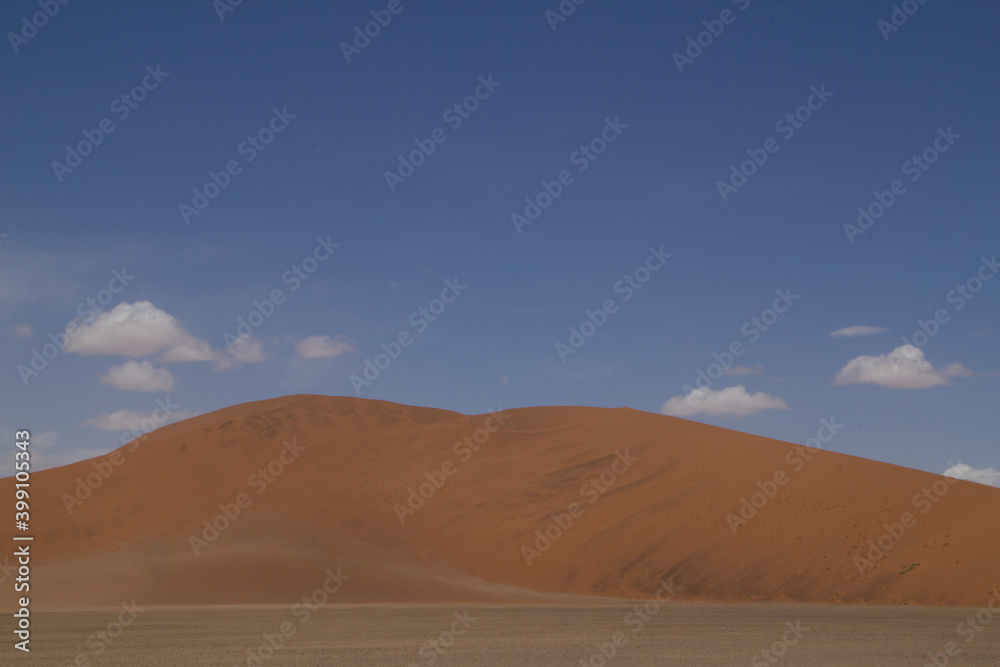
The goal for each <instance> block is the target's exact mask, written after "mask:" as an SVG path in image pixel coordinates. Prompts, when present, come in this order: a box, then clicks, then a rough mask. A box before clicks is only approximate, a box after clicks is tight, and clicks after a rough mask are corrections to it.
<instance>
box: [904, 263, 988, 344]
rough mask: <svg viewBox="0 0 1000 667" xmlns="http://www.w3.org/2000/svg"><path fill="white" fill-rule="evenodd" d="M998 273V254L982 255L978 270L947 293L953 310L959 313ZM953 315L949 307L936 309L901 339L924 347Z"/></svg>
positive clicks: (948, 301)
mask: <svg viewBox="0 0 1000 667" xmlns="http://www.w3.org/2000/svg"><path fill="white" fill-rule="evenodd" d="M997 273H1000V263H998V262H997V256H996V255H995V254H994V255H993V257H990V258H987V257H986V256H983V257H981V258H980V262H979V267H978V268H977V270H976V271H975V272H974V273H973V274H972V275H971V276H969V277H968V278H967V279H965V280H964V281H962V282H960V283H957V284H956V285H955V287H954V288H953V289H951V290H949V291H948V293H947V294H946V295H945V301H946V302H947V303H949V304H952V310H953V311H954V312H956V313H957V312H958V311H960V310H962V309H963V308H965V306H966V304H968V302H970V301H972V300H973V299H974V298H976V295H977V294H979V292H980V291H982V289H983V287H985V286H986V283H988V282H989V281H991V280H993V278H994V276H996V275H997ZM951 317H952V314H951V313H949V312H948V310H947V309H945V308H938V309H937V310H935V311H934V314H933V316H931V317H928V318H927V320H926V321H925V320H922V319H918V320H917V329H915V330H914V332H913V333H912V334H911V335H910V336H909V337H907V336H902V337H900V340H901V341H902V342H903V344H904V345H913V346H914V347H918V348H922V347H923V346H924V345H927V343H929V342H930V340H931V339H932V338H934V336H936V335H938V332H940V331H941V328H942V327H943V326H944V325H946V324H948V323H949V322H951ZM894 359H895V358H894Z"/></svg>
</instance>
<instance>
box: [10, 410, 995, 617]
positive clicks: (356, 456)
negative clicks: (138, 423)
mask: <svg viewBox="0 0 1000 667" xmlns="http://www.w3.org/2000/svg"><path fill="white" fill-rule="evenodd" d="M491 431H492V432H491ZM116 464H117V465H116ZM102 472H103V475H102ZM88 476H89V478H90V480H89V481H90V482H92V484H91V486H96V487H97V488H93V489H91V488H90V487H89V486H87V481H88ZM105 476H106V477H105ZM98 482H99V486H98ZM758 483H759V484H758ZM12 487H13V480H12V479H10V478H7V479H4V480H0V494H3V495H4V496H5V497H8V498H12V497H13V488H12ZM411 490H412V492H411ZM87 491H89V496H88V494H87V493H86V492H87ZM421 493H423V495H424V496H427V497H422V496H421ZM754 494H757V495H754ZM84 496H88V497H84ZM743 499H746V500H747V503H756V504H757V505H758V506H759V507H750V505H748V504H746V503H743V502H742V500H743ZM220 506H221V507H220ZM741 507H742V512H743V516H742V517H741V516H740V512H741ZM237 510H238V512H239V513H238V516H237ZM226 513H228V514H229V515H230V517H235V518H230V517H226ZM553 515H554V516H553ZM908 515H911V516H912V520H911V519H910V518H908ZM998 516H1000V489H993V488H990V487H985V486H981V485H976V484H971V483H967V482H957V481H955V480H951V481H944V478H941V477H939V476H935V475H931V474H928V473H923V472H919V471H915V470H910V469H906V468H900V467H897V466H893V465H888V464H884V463H878V462H873V461H869V460H865V459H860V458H856V457H851V456H846V455H842V454H836V453H831V452H824V451H818V450H813V451H808V450H804V449H802V448H801V447H798V446H796V445H792V444H789V443H785V442H780V441H776V440H769V439H766V438H760V437H755V436H750V435H745V434H741V433H738V432H734V431H729V430H725V429H720V428H716V427H711V426H706V425H703V424H699V423H695V422H690V421H686V420H682V419H676V418H672V417H665V416H660V415H654V414H649V413H643V412H638V411H634V410H628V409H616V410H612V409H597V408H574V407H543V408H523V409H516V410H509V411H505V412H504V413H502V415H500V416H497V415H493V416H491V415H478V416H467V415H461V414H458V413H454V412H448V411H443V410H435V409H427V408H414V407H408V406H401V405H396V404H392V403H386V402H381V401H372V400H362V399H355V398H340V397H322V396H290V397H286V398H280V399H273V400H268V401H260V402H256V403H250V404H244V405H238V406H235V407H232V408H227V409H224V410H219V411H217V412H214V413H210V414H206V415H201V416H198V417H194V418H192V419H189V420H186V421H184V422H179V423H176V424H171V425H169V426H166V427H164V428H161V429H159V430H158V431H156V432H154V433H151V434H149V435H148V436H147V437H146V438H145V440H144V441H143V442H141V443H140V444H139V445H138V447H133V446H132V445H126V446H125V447H123V448H122V449H120V450H118V452H117V454H115V455H113V456H112V457H102V458H100V459H94V460H91V461H83V462H80V463H76V464H72V465H69V466H64V467H61V468H57V469H53V470H47V471H42V472H39V473H36V474H35V475H33V478H32V521H33V526H34V531H33V532H34V535H35V542H34V543H33V554H34V557H33V561H32V568H33V570H32V591H31V593H32V601H33V604H34V605H35V606H36V608H59V607H79V606H95V605H117V604H119V603H120V602H121V601H122V600H124V599H129V600H130V599H133V598H136V599H140V600H142V602H143V603H144V604H147V605H153V604H251V603H282V604H286V603H293V602H295V601H297V600H299V599H301V598H302V597H303V596H309V595H311V594H312V592H314V591H316V590H317V589H319V588H322V586H323V584H324V583H325V582H326V581H327V580H328V579H329V578H330V576H331V575H337V576H339V577H340V579H339V584H338V585H337V586H330V587H328V590H330V589H331V588H336V592H335V593H332V594H331V597H332V598H333V599H331V601H339V602H371V601H381V602H391V601H399V602H412V601H446V600H456V601H458V600H462V601H542V600H546V599H555V598H551V597H549V596H551V595H561V594H571V595H599V596H609V597H651V596H652V595H653V594H654V592H655V591H656V590H657V588H658V586H659V584H658V583H657V582H658V581H659V580H661V579H666V580H669V579H670V578H671V577H672V578H673V580H674V582H675V583H677V584H678V585H680V586H683V589H682V590H681V591H680V592H679V593H678V594H677V597H678V599H688V600H691V599H697V600H707V601H750V600H774V601H802V602H838V601H839V602H868V603H909V604H930V605H962V606H974V607H976V606H982V605H983V604H984V603H985V601H986V600H987V599H989V597H990V591H991V590H992V589H995V588H998V587H1000V558H998V554H1000V525H998V523H997V517H998ZM737 517H739V518H737ZM744 517H745V518H744ZM741 521H742V523H741ZM206 522H207V523H206ZM213 522H215V524H216V526H217V527H218V528H221V530H217V533H214V532H213V529H212V528H210V527H208V526H210V525H211V524H212V523H213ZM12 525H13V515H12V508H11V503H3V509H2V513H0V526H2V528H0V539H3V540H5V541H6V542H7V543H8V544H9V543H10V526H12ZM536 531H537V532H536ZM199 540H201V541H199ZM870 541H871V542H870ZM880 541H881V547H879V542H880ZM873 545H874V546H875V547H876V548H875V549H872V546H873ZM195 552H197V555H196V553H195ZM338 568H340V569H339V571H338ZM0 603H2V604H3V605H4V606H5V607H12V606H13V592H12V591H11V587H9V586H4V587H3V593H2V597H0Z"/></svg>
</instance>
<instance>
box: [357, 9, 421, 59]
mask: <svg viewBox="0 0 1000 667" xmlns="http://www.w3.org/2000/svg"><path fill="white" fill-rule="evenodd" d="M412 1H413V0H407V2H412ZM403 9H405V6H404V5H403V3H402V1H401V0H389V4H387V5H386V7H385V9H373V10H371V11H370V12H369V14H371V17H372V20H371V21H368V22H367V23H365V24H364V29H362V27H361V26H360V25H356V26H354V39H353V40H351V43H348V42H341V43H340V52H341V53H343V54H344V59H345V60H347V62H348V64H350V62H351V58H353V57H355V56H359V55H361V52H362V51H363V50H364V49H366V48H368V45H369V44H371V43H372V40H373V39H375V38H376V37H378V36H379V35H381V34H382V30H383V29H385V28H388V27H389V24H390V23H392V17H393V16H398V15H399V14H401V13H402V12H403ZM352 44H353V45H352Z"/></svg>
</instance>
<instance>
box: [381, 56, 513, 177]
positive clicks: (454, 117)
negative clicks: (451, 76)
mask: <svg viewBox="0 0 1000 667" xmlns="http://www.w3.org/2000/svg"><path fill="white" fill-rule="evenodd" d="M477 81H478V85H477V86H476V87H475V89H473V91H472V94H471V95H469V96H468V97H466V98H465V99H464V100H462V101H461V102H456V103H455V104H453V105H451V106H450V107H448V108H446V109H445V110H444V113H442V114H441V120H443V121H444V122H445V123H448V126H449V127H450V128H451V129H452V131H455V130H457V129H458V128H460V127H462V123H463V122H465V121H467V120H469V118H471V117H472V114H473V113H475V112H476V110H478V109H479V106H480V105H481V104H482V103H483V102H485V101H486V100H488V99H490V97H492V96H493V93H495V92H496V89H497V88H499V87H500V86H501V85H503V84H502V83H501V82H500V81H494V80H493V74H492V73H490V74H488V75H486V76H485V77H483V76H480V77H479V78H478V79H477ZM447 140H448V133H447V132H445V131H444V128H440V127H436V128H434V129H433V130H431V132H430V136H429V137H428V138H427V139H414V140H413V143H414V145H416V149H415V150H412V151H410V152H409V153H408V154H407V155H406V156H404V155H403V154H402V153H400V154H399V155H397V156H396V158H397V159H398V160H399V163H398V164H397V165H396V170H395V171H389V170H388V169H387V170H385V172H383V176H384V177H385V183H386V185H388V186H389V192H395V191H396V188H397V187H398V186H399V185H401V184H403V183H405V182H406V179H408V178H409V177H410V176H413V174H415V173H416V171H417V169H418V168H419V167H420V166H421V165H422V164H424V162H426V161H427V158H429V157H430V156H431V155H433V154H434V151H436V150H437V147H438V146H439V145H440V144H443V143H444V142H446V141H447Z"/></svg>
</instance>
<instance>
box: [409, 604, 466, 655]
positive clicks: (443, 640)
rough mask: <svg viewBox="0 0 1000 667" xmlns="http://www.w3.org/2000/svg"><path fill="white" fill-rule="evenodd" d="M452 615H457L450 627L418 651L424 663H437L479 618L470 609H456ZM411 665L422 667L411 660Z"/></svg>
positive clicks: (425, 643)
mask: <svg viewBox="0 0 1000 667" xmlns="http://www.w3.org/2000/svg"><path fill="white" fill-rule="evenodd" d="M452 616H454V617H455V620H454V621H452V622H451V625H449V626H448V629H447V630H443V631H442V632H441V634H439V635H438V636H437V637H435V638H434V639H429V640H427V641H426V642H424V644H423V645H422V646H421V647H420V649H419V650H418V651H417V655H418V656H419V657H420V660H421V662H423V663H424V664H426V665H433V664H434V663H436V662H437V661H438V658H439V657H440V656H442V655H444V654H445V653H447V651H448V649H449V648H451V647H452V646H454V645H455V640H457V639H458V638H459V637H461V636H462V635H464V634H465V633H466V631H467V630H468V629H469V628H471V627H472V624H473V623H475V622H476V621H477V620H479V619H477V618H475V617H474V616H471V615H470V614H469V611H468V610H465V611H463V612H462V613H458V612H457V611H456V612H454V613H453V614H452ZM410 667H420V663H417V662H411V663H410Z"/></svg>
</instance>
